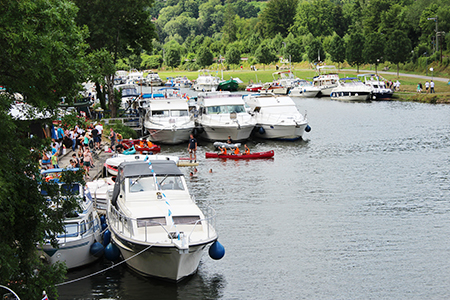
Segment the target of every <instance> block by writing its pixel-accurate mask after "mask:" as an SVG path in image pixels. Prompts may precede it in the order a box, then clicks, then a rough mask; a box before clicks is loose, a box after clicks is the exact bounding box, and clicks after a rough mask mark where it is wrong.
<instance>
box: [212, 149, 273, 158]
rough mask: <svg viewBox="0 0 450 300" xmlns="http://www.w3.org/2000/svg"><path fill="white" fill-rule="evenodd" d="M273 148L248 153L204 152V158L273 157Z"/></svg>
mask: <svg viewBox="0 0 450 300" xmlns="http://www.w3.org/2000/svg"><path fill="white" fill-rule="evenodd" d="M273 155H274V152H273V150H270V151H266V152H253V153H250V154H237V155H236V154H219V153H215V152H206V158H231V159H256V158H271V157H273Z"/></svg>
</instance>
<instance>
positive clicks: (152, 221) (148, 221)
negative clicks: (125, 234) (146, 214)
mask: <svg viewBox="0 0 450 300" xmlns="http://www.w3.org/2000/svg"><path fill="white" fill-rule="evenodd" d="M159 225H166V218H165V217H155V218H139V219H137V227H138V228H139V227H145V226H159Z"/></svg>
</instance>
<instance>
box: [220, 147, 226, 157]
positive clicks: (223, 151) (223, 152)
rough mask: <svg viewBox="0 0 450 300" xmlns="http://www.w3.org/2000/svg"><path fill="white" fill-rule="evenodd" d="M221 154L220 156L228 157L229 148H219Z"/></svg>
mask: <svg viewBox="0 0 450 300" xmlns="http://www.w3.org/2000/svg"><path fill="white" fill-rule="evenodd" d="M219 150H220V153H219V154H223V155H226V154H227V148H225V147H219Z"/></svg>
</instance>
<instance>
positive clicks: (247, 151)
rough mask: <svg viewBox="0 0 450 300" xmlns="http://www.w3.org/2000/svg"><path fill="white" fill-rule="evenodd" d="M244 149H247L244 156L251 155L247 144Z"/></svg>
mask: <svg viewBox="0 0 450 300" xmlns="http://www.w3.org/2000/svg"><path fill="white" fill-rule="evenodd" d="M244 148H245V150H244V154H246V155H248V154H250V149H248V147H247V144H245V145H244Z"/></svg>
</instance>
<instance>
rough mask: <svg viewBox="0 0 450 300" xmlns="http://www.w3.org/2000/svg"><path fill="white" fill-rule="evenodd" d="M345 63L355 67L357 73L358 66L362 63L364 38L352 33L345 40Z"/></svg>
mask: <svg viewBox="0 0 450 300" xmlns="http://www.w3.org/2000/svg"><path fill="white" fill-rule="evenodd" d="M346 45H347V52H346V57H347V62H348V63H349V64H350V65H352V66H353V65H356V67H357V72H359V66H360V65H361V64H363V63H364V54H363V50H364V36H363V35H362V34H361V33H359V32H356V33H352V34H351V35H350V37H349V39H348V40H347V43H346Z"/></svg>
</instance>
